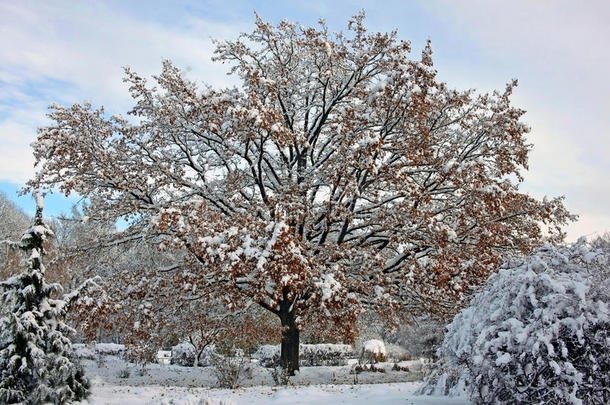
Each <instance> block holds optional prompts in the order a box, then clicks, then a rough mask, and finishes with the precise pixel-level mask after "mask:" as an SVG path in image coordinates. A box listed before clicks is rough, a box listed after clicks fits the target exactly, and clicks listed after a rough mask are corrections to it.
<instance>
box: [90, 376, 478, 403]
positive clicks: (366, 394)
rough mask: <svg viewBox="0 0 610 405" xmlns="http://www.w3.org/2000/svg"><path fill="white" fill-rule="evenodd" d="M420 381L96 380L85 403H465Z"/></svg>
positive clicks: (465, 401) (461, 399)
mask: <svg viewBox="0 0 610 405" xmlns="http://www.w3.org/2000/svg"><path fill="white" fill-rule="evenodd" d="M418 385H419V383H413V382H407V383H391V384H366V385H310V386H302V387H281V388H277V387H265V386H261V387H247V388H241V389H237V390H227V389H209V388H186V387H160V386H148V387H146V386H142V387H133V386H116V385H108V384H104V383H99V382H95V381H94V384H93V389H92V391H93V392H92V395H91V397H90V398H89V400H88V401H82V402H80V404H81V405H85V404H90V405H149V404H152V405H239V404H247V405H263V404H285V405H289V404H310V403H311V404H332V405H335V404H376V405H384V404H387V405H389V404H409V405H432V404H438V405H465V404H468V401H467V400H466V399H463V398H448V397H435V396H416V395H413V392H414V391H415V390H416V389H417V387H418Z"/></svg>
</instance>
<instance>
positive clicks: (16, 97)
mask: <svg viewBox="0 0 610 405" xmlns="http://www.w3.org/2000/svg"><path fill="white" fill-rule="evenodd" d="M362 9H364V10H365V11H366V13H367V25H368V27H369V28H370V29H371V30H377V31H389V30H392V29H395V28H396V29H398V32H399V36H400V37H402V38H404V39H409V40H411V41H412V43H413V49H414V53H417V52H419V49H421V46H422V44H423V43H424V42H425V41H426V39H428V38H430V39H431V40H432V43H433V48H434V52H435V53H434V60H435V64H436V67H437V68H438V70H439V76H440V77H441V78H442V79H443V80H446V81H447V82H448V83H449V84H450V85H451V86H452V87H457V88H477V89H480V90H482V91H488V90H492V89H502V88H503V86H504V84H505V83H506V82H508V81H509V80H510V79H511V78H518V79H519V83H520V86H519V88H518V89H517V91H516V93H515V97H514V101H515V104H516V105H518V106H519V107H522V108H524V109H525V110H527V111H528V113H527V114H526V116H525V121H526V122H527V123H528V124H529V125H530V126H531V128H532V132H531V135H530V142H531V143H532V144H533V145H534V149H533V151H532V153H531V155H530V170H529V172H528V173H527V175H526V182H525V183H524V184H523V189H524V190H525V191H527V192H529V193H531V194H533V195H535V196H537V197H542V196H544V195H548V196H557V195H565V196H566V204H567V206H568V207H569V208H570V209H571V210H572V211H573V212H574V213H577V214H579V215H580V220H579V222H577V223H575V224H573V225H571V226H570V227H569V228H568V229H567V231H568V239H569V240H574V239H576V238H577V237H578V236H580V235H592V234H595V233H601V232H604V231H607V230H610V209H608V208H607V207H608V202H609V201H610V182H609V181H608V180H607V175H608V173H610V159H608V157H607V154H608V150H610V136H609V135H610V134H609V133H608V132H609V129H608V128H610V97H608V94H610V77H609V76H608V72H610V44H609V43H608V42H609V41H610V24H608V21H610V3H609V2H607V1H602V0H599V1H594V0H592V1H587V2H574V1H562V0H554V1H551V0H538V1H535V2H532V1H527V0H512V1H494V0H491V1H490V0H477V1H474V0H469V1H460V2H456V1H363V0H361V1H332V2H331V1H319V0H310V1H304V2H296V1H286V2H279V1H230V0H225V1H216V0H214V1H187V0H182V1H174V2H171V4H170V3H168V2H162V1H130V2H124V1H99V2H80V1H78V2H77V1H54V2H40V1H37V2H34V1H18V2H17V1H15V2H10V1H5V2H0V191H3V192H5V193H6V194H7V195H8V196H9V197H10V198H11V199H14V200H15V201H17V203H18V204H19V205H20V206H21V207H23V208H24V210H25V211H26V212H31V211H32V210H33V204H32V202H31V199H29V198H28V197H21V198H17V197H16V194H15V191H16V190H17V189H18V188H20V186H21V185H22V184H23V183H24V182H25V181H26V180H27V179H28V178H30V177H31V176H32V175H33V173H34V168H33V167H32V162H33V157H32V156H31V151H30V148H29V144H30V143H31V142H32V141H33V140H34V139H35V137H36V128H37V127H38V126H40V125H44V123H45V119H46V118H45V113H46V107H47V105H48V104H50V103H52V102H57V103H61V104H71V103H75V102H82V101H84V100H87V101H91V102H93V103H94V104H95V105H104V106H105V107H106V110H107V111H109V112H124V111H126V110H127V109H128V108H129V107H130V101H129V97H128V94H127V91H126V89H125V87H124V85H123V83H122V81H121V78H122V70H121V68H122V66H126V65H129V66H131V67H132V68H133V69H134V70H136V71H138V72H140V73H142V74H145V75H151V74H155V73H157V72H159V70H160V67H161V60H162V59H164V58H169V59H172V60H173V61H174V62H175V63H176V64H177V65H178V66H180V67H182V68H184V69H187V70H188V71H189V73H188V74H189V76H190V78H191V79H195V80H200V81H202V82H206V83H209V84H211V85H213V86H227V85H232V84H234V83H235V81H234V79H233V78H232V77H228V76H227V75H226V68H225V67H224V66H223V65H220V64H215V63H212V62H211V61H210V57H211V55H212V52H213V49H214V47H213V44H212V42H211V40H210V38H211V37H214V38H219V39H223V38H233V37H235V36H236V35H237V34H238V33H239V32H242V31H248V30H250V29H251V27H252V24H253V21H254V17H253V13H254V11H256V12H258V13H259V14H260V15H261V16H262V17H263V18H264V19H266V20H271V21H273V22H277V21H279V20H281V19H283V18H286V19H289V20H292V21H298V22H300V23H302V24H304V25H311V24H315V23H316V22H317V20H318V19H319V18H324V19H325V20H326V21H327V23H328V25H329V27H330V28H331V30H333V31H338V30H341V29H345V24H346V21H347V19H348V18H349V16H350V15H352V14H354V13H355V12H357V11H359V10H362ZM76 200H77V198H76V197H73V198H72V199H71V200H64V199H62V198H61V197H59V196H53V197H51V199H49V200H48V201H47V204H46V205H47V214H49V215H58V214H59V213H61V212H64V213H67V212H69V210H70V205H71V204H72V203H73V202H74V201H76Z"/></svg>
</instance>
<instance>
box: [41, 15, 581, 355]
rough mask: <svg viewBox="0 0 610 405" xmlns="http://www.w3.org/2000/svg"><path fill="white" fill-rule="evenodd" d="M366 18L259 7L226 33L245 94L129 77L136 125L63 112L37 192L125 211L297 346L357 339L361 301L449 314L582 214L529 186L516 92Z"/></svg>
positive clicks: (200, 286)
mask: <svg viewBox="0 0 610 405" xmlns="http://www.w3.org/2000/svg"><path fill="white" fill-rule="evenodd" d="M363 20H364V15H363V14H359V15H356V16H354V17H352V18H351V19H350V20H349V23H348V31H347V32H346V33H336V34H333V33H330V32H329V31H328V29H327V27H326V25H325V24H324V22H321V23H320V25H319V26H318V27H316V28H314V27H302V26H299V25H298V24H294V23H291V22H287V21H282V22H280V23H279V24H278V25H276V26H274V25H272V24H270V23H267V22H264V21H263V20H261V19H260V18H259V17H258V16H257V18H256V26H255V29H254V30H253V31H252V32H250V33H245V34H241V35H240V36H239V37H238V38H237V39H236V40H233V41H223V42H217V48H216V54H215V59H216V60H217V61H220V62H222V63H228V64H230V65H231V72H232V73H233V74H237V75H238V76H239V77H240V79H241V82H242V85H241V86H240V87H239V88H230V89H213V88H210V87H207V86H203V87H201V86H198V85H196V84H195V82H193V81H191V80H189V79H187V78H186V75H185V74H184V73H183V72H182V71H181V70H180V69H178V68H177V67H176V66H174V65H173V64H172V63H171V62H169V61H165V62H164V63H163V69H162V72H161V74H160V75H158V76H155V77H154V85H149V84H148V82H147V80H146V79H145V78H143V77H141V76H140V75H138V74H137V73H135V72H133V71H132V70H131V69H129V68H127V69H126V70H125V79H124V81H125V82H126V83H127V84H128V85H129V89H130V92H131V95H132V97H133V99H134V102H135V104H134V107H133V109H132V110H131V111H129V113H128V114H129V115H130V117H125V116H121V115H112V116H109V115H107V114H106V113H105V111H104V110H103V109H102V108H99V109H96V108H93V107H92V106H91V105H90V104H88V103H85V104H76V105H73V106H71V107H63V106H58V105H54V106H52V107H51V112H50V114H49V117H50V118H51V120H52V122H53V123H52V124H51V125H49V126H46V127H43V128H40V129H39V135H38V140H37V141H36V142H35V143H34V145H33V146H34V154H35V157H36V164H37V166H38V168H39V171H38V173H37V174H36V176H35V178H33V179H32V180H31V181H30V182H29V187H30V188H43V189H44V188H47V189H51V188H54V187H59V189H60V190H61V191H63V192H65V193H70V192H76V193H78V194H80V195H83V196H85V197H87V198H88V199H89V200H90V202H91V207H90V210H89V212H88V213H87V214H88V215H90V216H94V217H97V218H102V219H107V220H116V219H117V218H120V217H127V218H130V219H131V220H132V222H131V226H130V227H129V228H127V229H126V230H125V232H124V235H123V238H125V239H124V240H128V239H129V238H138V237H143V236H144V235H146V237H154V238H157V239H158V242H159V243H160V245H161V246H162V247H171V248H177V249H180V250H181V251H183V252H185V255H184V256H183V257H184V258H185V262H184V263H181V264H180V265H179V266H176V271H175V272H174V273H173V275H172V277H178V278H180V279H181V280H182V281H183V283H184V284H188V285H189V286H190V294H191V295H192V297H194V298H202V299H203V298H205V297H222V298H223V299H224V300H225V301H226V304H227V305H228V306H229V307H239V306H242V305H245V304H247V303H249V302H256V303H258V304H260V305H261V306H263V307H264V308H266V309H268V310H269V311H271V312H273V313H275V314H276V315H278V316H279V318H280V319H281V321H282V325H284V326H285V327H286V328H287V329H288V330H291V331H292V336H293V337H294V336H295V333H296V340H297V343H298V329H299V328H300V325H302V324H304V323H315V324H319V325H321V326H324V327H328V325H329V324H330V325H332V327H333V328H334V329H335V330H336V332H337V333H338V334H342V335H344V336H346V337H348V338H349V337H353V336H354V330H353V325H354V321H355V319H356V317H357V316H358V313H359V311H360V310H361V309H362V308H365V307H366V308H371V309H374V310H376V311H378V312H380V313H382V314H385V315H389V316H390V317H391V316H393V315H394V314H395V313H396V310H397V309H398V308H400V309H403V310H406V311H409V312H410V313H413V314H415V313H417V312H422V311H425V312H436V313H441V314H446V313H452V312H454V311H455V309H456V305H459V304H460V303H461V302H462V301H463V300H464V298H466V297H467V296H468V294H469V293H470V291H471V287H472V286H474V285H479V284H480V283H482V282H483V281H484V280H485V278H486V276H487V275H488V274H489V273H490V272H492V271H493V270H494V269H495V268H497V266H498V264H499V262H500V261H501V260H502V258H503V257H505V256H506V255H508V254H513V253H527V252H530V251H531V250H532V249H533V248H534V247H536V246H538V245H539V244H540V243H541V241H542V240H543V239H546V240H548V241H551V242H553V241H555V242H556V241H559V240H561V239H562V237H563V234H562V232H561V230H560V226H561V225H562V224H564V223H566V221H569V220H570V219H572V216H571V215H570V214H569V213H568V212H567V211H566V209H565V208H564V206H563V204H562V201H561V198H554V199H544V200H543V201H539V200H537V199H535V198H533V197H531V196H529V195H527V194H525V193H522V192H520V191H519V184H520V182H521V181H522V179H523V177H522V173H523V171H524V170H526V169H527V158H528V153H529V150H530V149H531V147H530V145H528V144H527V142H526V139H525V135H526V134H527V132H528V127H527V126H526V125H525V124H524V123H523V122H522V121H521V117H522V115H523V114H524V111H523V110H521V109H519V108H516V107H513V106H512V105H511V102H510V96H511V93H512V91H513V89H514V87H515V85H516V81H512V82H510V83H509V84H508V85H507V86H506V89H505V90H504V91H501V92H493V93H490V94H477V93H476V92H475V91H474V90H465V91H458V90H453V89H451V88H449V87H448V85H447V84H445V83H443V82H441V81H439V80H438V79H437V77H436V70H435V69H434V67H433V62H432V49H431V46H430V44H429V43H428V44H427V45H426V46H425V48H424V49H423V51H422V53H421V57H419V58H414V59H412V58H410V57H409V54H410V51H411V46H410V44H409V42H407V41H403V40H400V39H399V38H398V36H397V33H396V32H391V33H369V32H367V30H366V28H365V26H364V22H363ZM545 235H546V236H545ZM287 338H288V337H287V335H286V336H285V339H284V340H286V339H287ZM291 346H293V345H291ZM283 349H285V348H284V347H283ZM297 350H298V344H297ZM297 367H298V365H297Z"/></svg>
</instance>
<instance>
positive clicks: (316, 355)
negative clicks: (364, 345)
mask: <svg viewBox="0 0 610 405" xmlns="http://www.w3.org/2000/svg"><path fill="white" fill-rule="evenodd" d="M353 353H354V349H353V347H352V346H351V345H344V344H335V343H320V344H315V345H310V344H302V345H300V348H299V360H300V363H301V366H344V365H346V364H347V359H348V358H350V357H351V356H352V355H353Z"/></svg>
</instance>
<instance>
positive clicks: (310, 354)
mask: <svg viewBox="0 0 610 405" xmlns="http://www.w3.org/2000/svg"><path fill="white" fill-rule="evenodd" d="M353 354H354V348H353V347H352V346H351V345H345V344H336V343H320V344H300V345H299V363H300V365H301V366H306V367H311V366H344V365H346V364H347V360H348V359H349V358H350V357H351V356H352V355H353ZM252 357H254V358H255V359H258V362H259V364H260V365H261V366H263V367H267V368H270V367H276V366H277V365H278V364H279V362H280V346H279V345H261V346H259V348H258V350H257V351H256V352H254V353H253V355H252Z"/></svg>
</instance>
